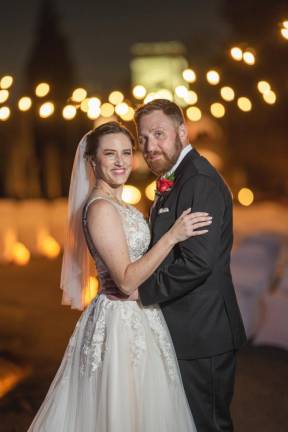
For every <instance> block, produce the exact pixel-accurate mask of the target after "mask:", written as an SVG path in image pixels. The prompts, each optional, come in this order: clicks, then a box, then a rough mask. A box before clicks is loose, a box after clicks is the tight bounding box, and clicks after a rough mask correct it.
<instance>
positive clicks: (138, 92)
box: [132, 85, 147, 100]
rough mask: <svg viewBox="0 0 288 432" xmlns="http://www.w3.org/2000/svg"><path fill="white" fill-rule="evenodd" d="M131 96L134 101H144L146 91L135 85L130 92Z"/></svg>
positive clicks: (142, 87) (141, 86)
mask: <svg viewBox="0 0 288 432" xmlns="http://www.w3.org/2000/svg"><path fill="white" fill-rule="evenodd" d="M132 93H133V96H134V97H135V99H139V100H141V99H144V97H145V96H146V94H147V90H146V88H145V87H144V86H143V85H136V86H135V87H134V88H133V90H132Z"/></svg>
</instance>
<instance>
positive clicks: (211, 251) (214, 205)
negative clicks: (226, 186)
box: [139, 174, 225, 306]
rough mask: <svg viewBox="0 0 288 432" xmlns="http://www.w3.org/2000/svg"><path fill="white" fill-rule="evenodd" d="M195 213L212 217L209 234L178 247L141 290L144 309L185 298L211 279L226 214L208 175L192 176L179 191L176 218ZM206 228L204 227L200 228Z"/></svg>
mask: <svg viewBox="0 0 288 432" xmlns="http://www.w3.org/2000/svg"><path fill="white" fill-rule="evenodd" d="M189 207H191V208H192V211H193V212H196V211H202V212H208V213H209V214H210V215H211V216H213V220H212V224H211V225H209V226H208V229H209V232H208V233H206V234H203V235H201V236H196V237H190V238H189V239H188V240H185V241H184V242H182V243H179V244H178V245H176V246H175V248H176V249H177V250H175V252H176V253H175V254H174V255H175V256H176V257H177V258H175V259H174V260H173V261H172V263H170V264H168V265H161V266H160V267H159V268H158V269H157V270H156V271H155V272H154V274H153V275H151V276H150V277H149V278H148V279H147V280H146V281H145V282H144V283H143V284H142V285H141V286H140V287H139V297H140V299H141V302H142V304H143V305H144V306H148V305H150V304H155V303H162V302H166V301H169V300H173V299H176V298H177V297H182V296H183V295H185V294H186V293H187V292H189V291H192V290H194V289H195V288H197V287H198V286H199V285H201V284H203V282H204V281H205V280H206V279H207V278H208V276H209V275H210V274H211V272H212V270H213V267H214V265H215V259H216V257H217V255H218V251H219V246H220V237H221V225H222V222H223V216H224V211H225V202H224V197H223V194H222V193H221V191H220V189H219V188H218V186H217V185H216V183H214V181H213V180H212V179H211V178H210V177H208V176H205V175H202V174H198V175H195V176H193V177H191V178H190V179H189V180H188V181H186V183H185V184H184V185H183V187H182V189H181V191H180V198H179V203H178V206H177V217H179V216H180V215H181V213H182V212H183V211H184V210H186V209H187V208H189ZM201 229H203V228H201Z"/></svg>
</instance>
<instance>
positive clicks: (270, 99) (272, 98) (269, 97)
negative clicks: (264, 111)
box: [263, 90, 277, 105]
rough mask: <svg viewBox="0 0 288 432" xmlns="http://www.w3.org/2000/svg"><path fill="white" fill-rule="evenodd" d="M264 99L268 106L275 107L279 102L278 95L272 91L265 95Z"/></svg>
mask: <svg viewBox="0 0 288 432" xmlns="http://www.w3.org/2000/svg"><path fill="white" fill-rule="evenodd" d="M263 99H264V101H265V102H266V103H267V104H269V105H273V104H275V102H276V100H277V96H276V93H275V92H274V91H272V90H270V91H268V92H266V93H264V94H263Z"/></svg>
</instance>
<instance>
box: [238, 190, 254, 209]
mask: <svg viewBox="0 0 288 432" xmlns="http://www.w3.org/2000/svg"><path fill="white" fill-rule="evenodd" d="M238 201H239V202H240V204H242V205H243V206H247V207H248V206H250V205H251V204H252V203H253V201H254V194H253V192H252V190H251V189H248V188H242V189H240V191H239V192H238Z"/></svg>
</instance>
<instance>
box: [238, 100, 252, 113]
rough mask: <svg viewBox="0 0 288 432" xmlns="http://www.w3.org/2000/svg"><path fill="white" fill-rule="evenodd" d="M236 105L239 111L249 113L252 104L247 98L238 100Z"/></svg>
mask: <svg viewBox="0 0 288 432" xmlns="http://www.w3.org/2000/svg"><path fill="white" fill-rule="evenodd" d="M237 105H238V107H239V109H240V110H241V111H244V112H249V111H251V110H252V102H251V101H250V99H248V98H247V97H240V98H238V100H237Z"/></svg>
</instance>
